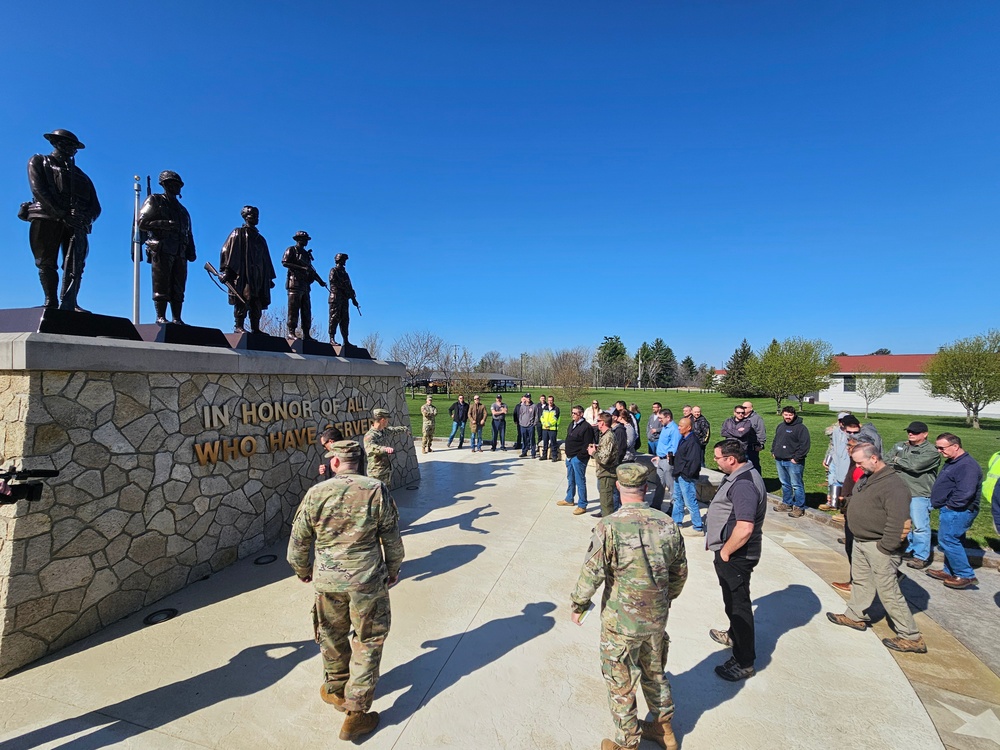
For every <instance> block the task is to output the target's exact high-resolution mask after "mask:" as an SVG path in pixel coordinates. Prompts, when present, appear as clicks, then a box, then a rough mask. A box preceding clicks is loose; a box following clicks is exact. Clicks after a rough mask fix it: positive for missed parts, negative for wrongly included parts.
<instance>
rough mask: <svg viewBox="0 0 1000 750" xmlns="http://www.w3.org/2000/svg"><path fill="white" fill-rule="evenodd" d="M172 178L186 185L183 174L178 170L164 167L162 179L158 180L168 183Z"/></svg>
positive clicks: (163, 183) (161, 173)
mask: <svg viewBox="0 0 1000 750" xmlns="http://www.w3.org/2000/svg"><path fill="white" fill-rule="evenodd" d="M171 180H173V181H174V182H178V183H180V186H181V187H184V180H182V179H181V176H180V175H179V174H177V173H176V172H174V171H173V170H171V169H164V170H163V171H162V172H160V179H159V180H158V182H159V183H160V184H161V185H166V184H167V183H168V182H170V181H171Z"/></svg>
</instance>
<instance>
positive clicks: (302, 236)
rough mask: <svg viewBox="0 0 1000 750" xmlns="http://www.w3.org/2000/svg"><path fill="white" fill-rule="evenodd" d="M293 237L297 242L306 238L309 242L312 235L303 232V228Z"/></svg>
mask: <svg viewBox="0 0 1000 750" xmlns="http://www.w3.org/2000/svg"><path fill="white" fill-rule="evenodd" d="M292 239H293V240H295V241H296V242H298V241H299V240H305V241H306V242H309V240H311V239H312V237H310V236H309V232H303V231H302V230H299V231H298V232H296V233H295V234H293V235H292Z"/></svg>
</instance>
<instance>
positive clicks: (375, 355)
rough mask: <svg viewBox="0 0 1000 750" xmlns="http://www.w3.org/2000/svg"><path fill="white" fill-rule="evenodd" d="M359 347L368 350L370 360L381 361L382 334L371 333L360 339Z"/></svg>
mask: <svg viewBox="0 0 1000 750" xmlns="http://www.w3.org/2000/svg"><path fill="white" fill-rule="evenodd" d="M361 346H363V347H364V348H365V349H367V350H368V353H369V354H370V355H372V359H382V357H381V354H382V334H380V333H379V332H378V331H372V332H371V333H369V334H368V335H367V336H365V337H364V338H363V339H361Z"/></svg>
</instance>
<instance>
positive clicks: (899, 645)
mask: <svg viewBox="0 0 1000 750" xmlns="http://www.w3.org/2000/svg"><path fill="white" fill-rule="evenodd" d="M882 645H883V646H885V647H886V648H891V649H892V650H893V651H901V652H902V653H904V654H926V653H927V644H926V643H924V638H923V636H920V637H918V638H917V640H915V641H911V640H910V639H909V638H883V639H882Z"/></svg>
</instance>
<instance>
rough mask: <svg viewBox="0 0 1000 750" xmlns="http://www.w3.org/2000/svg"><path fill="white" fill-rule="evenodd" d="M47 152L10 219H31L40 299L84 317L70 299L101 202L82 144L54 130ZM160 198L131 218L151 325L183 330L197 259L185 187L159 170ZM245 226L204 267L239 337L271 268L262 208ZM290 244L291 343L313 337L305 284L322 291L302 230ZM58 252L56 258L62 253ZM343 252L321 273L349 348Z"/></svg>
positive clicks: (260, 302)
mask: <svg viewBox="0 0 1000 750" xmlns="http://www.w3.org/2000/svg"><path fill="white" fill-rule="evenodd" d="M45 139H46V140H48V141H49V143H51V144H52V146H53V150H52V153H50V154H47V155H42V154H35V155H34V156H32V157H31V159H30V160H29V161H28V184H29V186H30V187H31V196H32V200H31V201H29V202H26V203H22V204H21V209H20V211H19V212H18V216H19V217H20V218H21V219H23V220H24V221H27V222H29V224H30V227H31V228H30V230H29V232H28V237H29V242H30V245H31V252H32V254H33V255H34V257H35V266H36V267H37V268H38V279H39V281H40V282H41V285H42V291H43V293H44V295H45V299H44V302H43V306H44V307H45V308H47V309H59V310H64V311H69V312H77V313H86V312H87V311H86V310H84V309H82V308H81V307H80V306H79V305H78V303H77V298H78V294H79V291H80V280H81V278H82V276H83V271H84V266H85V265H86V260H87V255H88V252H89V243H88V235H89V234H90V231H91V227H92V226H93V223H94V221H96V220H97V218H98V217H99V216H100V214H101V204H100V203H99V202H98V199H97V191H96V190H95V188H94V184H93V182H91V180H90V178H89V177H87V175H86V174H85V173H84V172H83V170H81V169H80V168H79V167H78V166H77V165H76V154H77V152H78V151H80V150H81V149H83V148H84V145H83V143H81V142H80V140H79V139H78V138H77V137H76V136H75V135H74V134H73V133H72V132H70V131H69V130H63V129H57V130H53V131H52V132H51V133H46V134H45ZM159 183H160V185H161V186H162V188H163V192H162V193H154V194H151V195H149V196H148V197H147V198H146V202H145V203H144V204H143V206H142V209H141V210H140V212H139V219H138V230H139V233H140V240H141V241H142V242H143V243H144V244H145V246H146V260H147V262H148V263H149V264H150V265H151V267H152V279H153V305H154V307H155V309H156V322H157V323H160V324H167V323H168V320H167V307H168V306H169V307H170V316H171V317H170V320H169V322H170V323H173V324H175V325H184V321H183V320H182V319H181V311H182V308H183V306H184V290H185V287H186V286H187V271H188V269H187V264H188V263H189V262H191V261H193V260H195V258H196V254H195V245H194V236H193V233H192V231H191V215H190V214H189V213H188V211H187V209H186V208H184V206H183V205H182V204H181V202H180V200H179V199H180V197H181V188H183V187H184V182H183V180H181V177H180V175H179V174H177V172H174V171H171V170H164V171H163V172H160V176H159ZM241 215H242V216H243V225H242V226H240V227H237V228H236V229H234V230H233V231H232V232H231V233H230V235H229V237H228V238H227V239H226V241H225V243H224V244H223V246H222V252H221V254H220V257H219V268H218V270H216V269H215V268H214V266H212V264H211V263H206V264H205V268H206V269H207V270H208V271H209V274H210V275H212V276H213V277H215V278H217V279H218V280H219V281H220V282H221V283H222V284H224V285H225V288H226V290H227V291H228V293H229V304H230V305H232V306H233V321H234V326H233V330H234V331H235V332H236V333H245V332H246V329H245V328H244V326H245V325H246V320H247V316H248V315H249V318H250V332H251V333H255V334H260V333H262V331H261V329H260V322H261V317H262V314H263V311H264V310H266V309H267V308H268V306H269V305H270V304H271V289H272V288H274V279H275V271H274V265H273V264H272V262H271V254H270V251H269V250H268V247H267V241H266V240H265V239H264V237H263V236H262V235H261V233H260V232H259V231H258V229H257V223H258V221H259V219H260V211H259V210H258V209H257V208H256V207H255V206H244V207H243V209H242V211H241ZM292 239H293V241H294V242H295V244H294V245H292V246H290V247H289V248H288V249H287V250H285V253H284V255H283V256H282V260H281V264H282V266H284V267H285V268H286V269H287V279H286V282H285V288H286V290H287V292H288V318H287V320H286V325H287V335H288V337H289V338H297V337H299V334H298V332H297V331H298V330H299V329H301V338H303V339H307V340H308V339H311V338H312V337H311V335H310V329H311V328H312V304H311V302H310V297H309V291H310V287H311V286H312V283H313V282H314V281H315V282H318V283H319V284H320V286H323V287H327V284H326V283H325V282H324V281H323V278H322V277H321V276H320V275H319V273H317V271H316V269H315V267H314V266H313V261H314V258H313V253H312V250H310V249H309V248H308V247H306V245H307V244H308V242H309V241H310V239H312V238H311V237H310V236H309V234H308V233H307V232H304V231H299V232H296V233H295V235H294V236H293V237H292ZM60 254H61V255H60ZM57 259H61V267H62V271H63V275H62V287H61V289H60V287H59V271H58V268H57V266H56V262H57ZM347 260H348V256H347V254H346V253H337V255H336V257H335V258H334V267H333V268H332V269H331V270H330V274H329V287H328V288H329V302H330V341H331V343H335V342H334V340H333V339H334V334H335V332H336V330H337V329H338V328H339V329H340V334H341V338H342V340H343V345H344V347H347V346H349V342H348V332H349V329H350V305H351V304H353V305H354V306H355V307H356V308H357V309H358V313H359V314H360V312H361V308H360V306H359V305H358V300H357V297H356V295H355V292H354V287H353V286H352V285H351V279H350V276H349V275H348V273H347V269H346V266H345V264H346V263H347Z"/></svg>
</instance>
